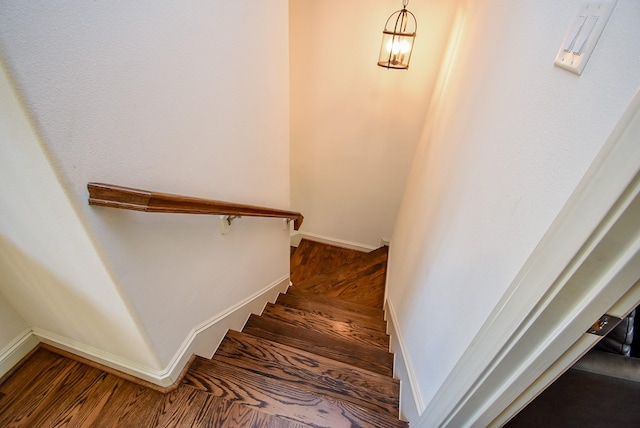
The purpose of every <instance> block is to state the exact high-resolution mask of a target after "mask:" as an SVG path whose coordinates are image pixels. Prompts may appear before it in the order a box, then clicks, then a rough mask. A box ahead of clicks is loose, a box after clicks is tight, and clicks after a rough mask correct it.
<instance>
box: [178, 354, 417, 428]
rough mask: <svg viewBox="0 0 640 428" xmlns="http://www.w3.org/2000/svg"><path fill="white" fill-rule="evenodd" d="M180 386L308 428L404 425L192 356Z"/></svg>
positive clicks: (267, 378)
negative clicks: (293, 421)
mask: <svg viewBox="0 0 640 428" xmlns="http://www.w3.org/2000/svg"><path fill="white" fill-rule="evenodd" d="M183 384H184V385H187V386H189V387H190V388H194V389H198V390H200V391H205V392H207V393H209V394H212V395H215V396H217V397H222V398H224V399H226V400H231V401H236V402H239V403H242V404H243V405H245V406H249V407H251V408H253V409H256V410H259V411H261V412H263V413H268V414H270V415H274V416H280V417H283V418H285V419H289V420H291V419H294V420H297V421H299V422H302V423H306V424H309V425H312V426H322V427H335V428H339V427H353V426H373V427H380V428H382V427H407V426H408V425H407V423H406V422H402V421H400V420H398V419H397V418H393V417H389V416H387V415H384V414H378V413H375V412H371V411H367V410H366V409H363V408H361V407H359V406H356V405H354V404H351V403H347V402H344V401H342V400H329V399H326V398H323V397H322V396H319V395H317V394H313V393H310V392H307V391H303V390H301V389H298V388H296V387H293V386H291V385H289V384H287V383H283V382H279V381H277V380H274V379H271V378H269V377H266V376H262V375H260V374H256V373H253V372H251V371H247V370H243V369H240V368H237V367H234V366H231V365H229V364H226V363H223V362H220V361H216V360H208V359H205V358H202V357H196V359H195V360H194V362H193V364H192V365H191V368H190V369H189V371H188V372H187V374H186V376H185V378H184V380H183ZM294 415H295V416H294Z"/></svg>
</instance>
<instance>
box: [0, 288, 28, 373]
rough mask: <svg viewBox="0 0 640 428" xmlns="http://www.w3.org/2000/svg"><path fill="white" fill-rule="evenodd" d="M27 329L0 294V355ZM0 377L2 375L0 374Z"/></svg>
mask: <svg viewBox="0 0 640 428" xmlns="http://www.w3.org/2000/svg"><path fill="white" fill-rule="evenodd" d="M0 290H1V288H0ZM28 327H29V325H28V324H27V322H26V321H25V320H24V318H22V316H20V314H19V313H18V312H16V310H15V309H13V306H11V303H9V301H8V300H7V299H6V298H5V297H4V296H3V295H2V294H0V353H1V352H2V350H3V349H5V348H6V347H7V346H9V345H10V344H12V342H13V341H14V340H16V339H17V338H18V337H19V336H20V335H21V334H22V333H24V331H25V330H26V329H27V328H28ZM0 376H2V373H0Z"/></svg>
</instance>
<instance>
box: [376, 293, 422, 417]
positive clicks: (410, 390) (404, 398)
mask: <svg viewBox="0 0 640 428" xmlns="http://www.w3.org/2000/svg"><path fill="white" fill-rule="evenodd" d="M384 309H385V312H384V313H385V319H386V320H387V334H389V336H390V337H389V338H390V351H391V352H393V377H395V378H396V379H400V417H401V418H402V419H404V420H406V421H409V423H410V424H411V423H415V422H416V421H418V419H419V418H420V415H422V413H423V412H424V409H425V405H424V401H423V400H422V393H421V392H420V388H419V386H418V381H417V380H416V377H415V374H414V372H413V366H412V365H411V361H410V360H409V359H408V358H407V356H408V354H407V352H406V347H405V346H404V342H403V341H402V335H401V334H400V331H399V328H398V321H397V320H398V318H397V317H396V313H395V310H394V309H393V305H392V304H391V302H389V301H388V300H387V301H386V302H385V308H384Z"/></svg>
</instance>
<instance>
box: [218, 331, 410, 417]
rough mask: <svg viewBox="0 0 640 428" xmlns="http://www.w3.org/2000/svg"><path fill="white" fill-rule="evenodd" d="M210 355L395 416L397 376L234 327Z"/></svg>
mask: <svg viewBox="0 0 640 428" xmlns="http://www.w3.org/2000/svg"><path fill="white" fill-rule="evenodd" d="M212 359H213V360H217V361H222V362H224V363H227V364H230V365H233V366H236V367H239V368H242V369H244V370H250V371H252V372H255V373H260V374H262V375H264V376H268V377H270V378H272V379H278V380H280V381H282V382H287V383H290V384H292V385H294V386H296V387H298V388H300V389H303V390H305V391H309V392H313V393H315V394H320V395H323V396H325V397H327V398H333V399H339V400H344V401H349V402H352V403H354V404H356V405H359V406H361V407H366V408H369V409H371V410H374V411H378V412H386V413H388V414H389V415H390V416H393V417H398V400H399V396H400V392H399V391H400V389H399V382H398V381H397V380H395V379H392V378H390V377H387V376H382V375H379V374H376V373H372V372H369V371H366V370H362V369H358V368H357V367H354V366H350V365H347V364H345V363H341V362H339V361H335V360H331V359H329V358H324V357H321V356H318V355H314V354H311V353H309V352H306V351H303V350H299V349H295V348H292V347H289V346H286V345H281V344H279V343H275V342H272V341H270V340H266V339H262V338H259V337H255V336H252V335H249V334H247V333H240V332H236V331H229V332H228V333H227V336H226V337H225V338H224V339H223V341H222V343H221V344H220V347H218V350H217V351H216V354H215V355H214V356H213V358H212Z"/></svg>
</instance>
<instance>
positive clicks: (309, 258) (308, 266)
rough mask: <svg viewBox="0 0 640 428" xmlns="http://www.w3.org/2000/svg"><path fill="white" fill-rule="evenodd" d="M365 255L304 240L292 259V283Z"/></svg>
mask: <svg viewBox="0 0 640 428" xmlns="http://www.w3.org/2000/svg"><path fill="white" fill-rule="evenodd" d="M363 254H366V253H362V252H360V251H356V250H349V249H346V248H341V247H336V246H333V245H328V244H322V243H320V242H315V241H311V240H308V239H303V240H302V241H300V244H298V247H297V248H296V250H295V251H294V252H293V254H292V256H291V259H290V264H291V281H294V282H298V281H300V280H303V279H305V278H309V277H312V276H314V275H317V274H320V273H324V272H327V271H330V270H333V269H335V268H336V267H338V266H341V265H342V264H344V263H346V262H349V261H351V260H353V259H355V258H358V257H360V256H361V255H363Z"/></svg>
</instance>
